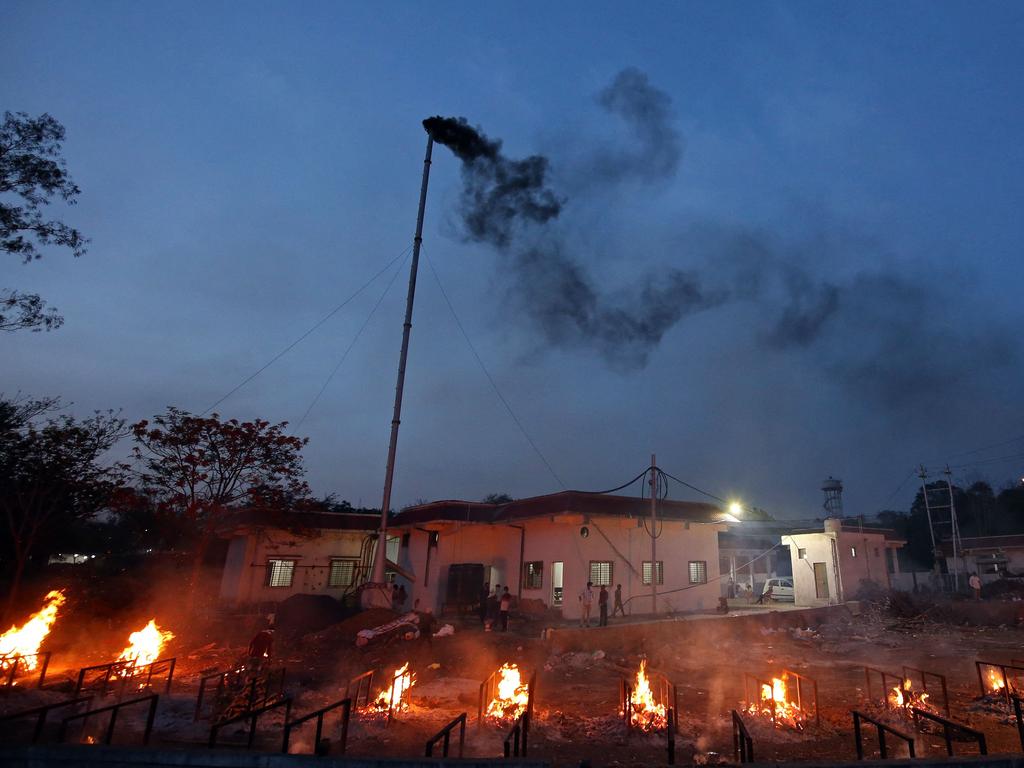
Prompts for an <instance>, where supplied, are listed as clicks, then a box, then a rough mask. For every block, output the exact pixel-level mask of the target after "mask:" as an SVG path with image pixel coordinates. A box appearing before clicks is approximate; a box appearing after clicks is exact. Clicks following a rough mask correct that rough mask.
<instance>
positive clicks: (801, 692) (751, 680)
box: [743, 669, 821, 726]
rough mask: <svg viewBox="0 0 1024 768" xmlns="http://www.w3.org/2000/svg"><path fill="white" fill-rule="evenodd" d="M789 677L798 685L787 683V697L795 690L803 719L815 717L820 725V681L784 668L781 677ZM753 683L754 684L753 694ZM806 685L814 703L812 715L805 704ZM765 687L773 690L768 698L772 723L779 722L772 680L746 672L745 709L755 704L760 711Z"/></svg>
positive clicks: (744, 687) (784, 679)
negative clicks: (762, 692)
mask: <svg viewBox="0 0 1024 768" xmlns="http://www.w3.org/2000/svg"><path fill="white" fill-rule="evenodd" d="M788 678H792V679H793V680H795V681H796V685H795V686H792V687H791V686H790V685H788V684H787V685H786V696H787V698H788V696H789V692H790V690H794V691H795V692H796V708H797V709H798V710H799V711H800V714H801V716H802V717H803V721H804V722H806V721H808V720H810V719H812V717H813V720H814V724H815V725H816V726H820V725H821V711H820V708H819V707H818V682H817V681H816V680H815V679H814V678H811V677H808V676H807V675H801V674H800V673H799V672H794V671H792V670H790V669H784V670H782V676H781V678H780V679H782V680H783V681H786V680H787V679H788ZM751 684H753V692H752V694H751ZM806 687H810V694H811V699H810V702H811V703H813V704H814V710H813V716H812V715H811V713H809V712H808V710H807V708H806V707H805V706H804V703H805V701H806V700H807V696H806V693H807V691H805V688H806ZM764 688H768V690H770V691H772V695H771V697H770V698H769V699H768V701H770V702H771V720H772V723H774V724H777V723H778V718H777V702H776V699H775V689H774V686H773V685H772V682H771V680H762V679H760V678H759V677H757V676H756V675H751V674H749V673H746V672H745V673H744V674H743V702H744V704H743V707H744V709H745V710H747V711H749V710H750V708H751V707H752V706H753V707H754V708H755V710H756V711H758V712H760V710H761V706H762V699H761V691H762V690H763V689H764ZM800 724H801V723H797V725H798V726H799V725H800Z"/></svg>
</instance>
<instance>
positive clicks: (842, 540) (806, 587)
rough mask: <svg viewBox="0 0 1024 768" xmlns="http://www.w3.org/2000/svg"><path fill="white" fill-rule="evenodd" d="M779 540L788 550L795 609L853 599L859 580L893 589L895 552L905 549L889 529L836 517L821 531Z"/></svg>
mask: <svg viewBox="0 0 1024 768" xmlns="http://www.w3.org/2000/svg"><path fill="white" fill-rule="evenodd" d="M781 541H782V543H783V544H784V545H788V547H789V556H790V562H791V565H792V569H793V588H794V602H795V604H796V605H797V606H819V605H833V604H836V603H841V602H844V601H846V600H852V599H853V598H854V596H855V595H856V594H857V591H858V589H859V588H860V585H861V582H862V581H868V582H872V583H874V584H876V585H878V586H879V587H882V588H883V589H890V588H895V587H896V584H895V583H894V582H895V580H896V579H895V578H894V577H897V576H898V575H899V559H898V557H897V551H898V550H899V549H900V548H901V547H902V546H903V545H904V544H906V542H905V541H903V540H901V539H898V538H896V535H895V534H894V532H893V531H891V530H888V529H883V528H872V527H870V526H865V525H861V524H859V523H857V522H855V521H850V520H845V521H844V520H841V519H839V518H835V517H830V518H826V519H825V521H824V523H823V524H822V528H821V529H820V530H806V529H805V530H799V529H797V530H793V531H792V532H791V533H789V534H784V535H782V537H781Z"/></svg>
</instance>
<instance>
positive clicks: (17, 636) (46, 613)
mask: <svg viewBox="0 0 1024 768" xmlns="http://www.w3.org/2000/svg"><path fill="white" fill-rule="evenodd" d="M66 600H67V598H66V597H64V593H63V592H60V591H57V590H54V591H53V592H50V593H49V594H47V595H46V597H45V601H46V602H45V603H44V604H43V607H42V608H40V609H39V610H38V611H36V612H35V613H33V614H32V615H31V616H30V617H29V619H28V621H26V622H25V623H24V624H22V625H21V626H20V627H18V626H14V625H12V626H11V628H10V629H9V630H7V631H6V632H4V633H3V634H2V635H0V659H5V657H9V656H11V657H13V656H23V657H25V658H23V659H22V660H21V662H20V666H21V668H22V669H25V670H28V671H31V670H33V669H35V668H36V666H37V665H38V660H37V659H36V658H35V657H34V656H33V655H32V654H35V653H39V647H40V646H41V645H42V644H43V640H45V639H46V636H47V635H48V634H50V630H51V629H52V628H53V623H54V622H55V621H56V620H57V611H58V610H59V609H60V607H61V606H62V605H64V603H65V601H66ZM0 666H4V663H3V662H2V661H0Z"/></svg>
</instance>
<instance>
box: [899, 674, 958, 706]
mask: <svg viewBox="0 0 1024 768" xmlns="http://www.w3.org/2000/svg"><path fill="white" fill-rule="evenodd" d="M903 674H904V676H905V677H906V679H907V680H911V681H913V679H914V675H918V676H920V678H921V690H922V691H923V692H924V693H927V694H928V695H929V696H931V695H932V694H933V692H934V691H935V686H934V685H933V686H932V690H931V691H929V690H928V680H929V678H930V679H932V680H935V681H938V683H939V688H940V689H941V691H942V708H943V709H944V710H945V711H946V717H950V716H951V715H952V713H951V712H950V711H949V689H948V688H947V687H946V676H945V675H940V674H939V673H938V672H928V671H926V670H923V669H917V668H916V667H908V666H906V665H904V667H903Z"/></svg>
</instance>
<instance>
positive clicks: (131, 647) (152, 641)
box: [117, 619, 174, 667]
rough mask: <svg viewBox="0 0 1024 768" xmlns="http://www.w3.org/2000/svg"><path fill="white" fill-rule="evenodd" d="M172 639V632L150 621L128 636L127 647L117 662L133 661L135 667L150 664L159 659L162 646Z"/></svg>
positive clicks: (152, 620)
mask: <svg viewBox="0 0 1024 768" xmlns="http://www.w3.org/2000/svg"><path fill="white" fill-rule="evenodd" d="M173 639H174V633H173V632H170V631H168V630H166V629H160V627H159V626H157V623H156V619H150V620H149V624H147V625H146V626H144V627H143V628H142V629H140V630H139V631H138V632H132V633H131V634H130V635H129V636H128V647H127V648H125V649H124V650H123V651H121V655H120V656H118V657H117V660H118V661H134V662H135V666H137V667H142V666H145V665H146V664H152V663H153V662H154V661H156V660H157V659H159V658H160V653H161V652H162V651H163V649H164V646H165V645H166V644H167V643H169V642H170V641H171V640H173Z"/></svg>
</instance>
